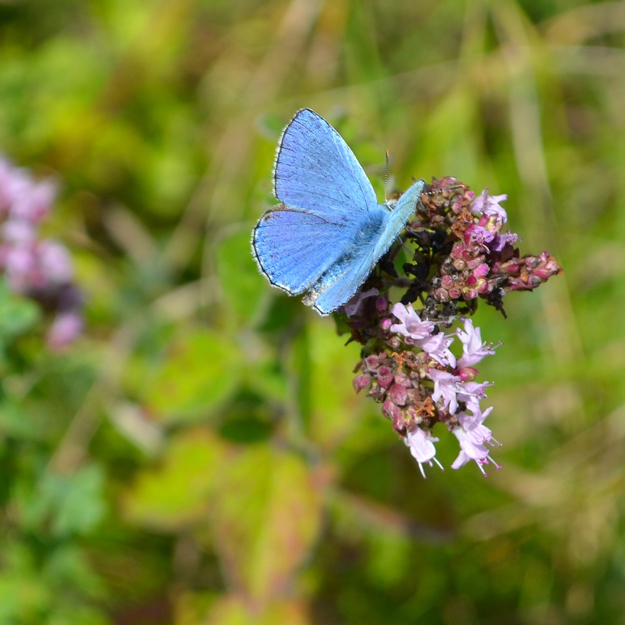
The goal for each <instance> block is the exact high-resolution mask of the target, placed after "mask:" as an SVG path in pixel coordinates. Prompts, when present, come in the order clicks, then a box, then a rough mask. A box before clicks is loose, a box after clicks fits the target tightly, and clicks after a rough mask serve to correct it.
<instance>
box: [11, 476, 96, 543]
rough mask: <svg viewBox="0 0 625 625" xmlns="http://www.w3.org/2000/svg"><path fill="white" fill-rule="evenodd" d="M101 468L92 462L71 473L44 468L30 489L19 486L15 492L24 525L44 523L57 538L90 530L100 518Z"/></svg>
mask: <svg viewBox="0 0 625 625" xmlns="http://www.w3.org/2000/svg"><path fill="white" fill-rule="evenodd" d="M103 490H104V472H103V471H102V469H101V468H100V467H99V466H98V465H95V464H91V465H88V466H86V467H84V468H82V469H80V470H79V471H77V472H76V473H74V474H73V475H70V476H61V475H56V474H54V473H52V472H50V471H46V472H45V473H44V475H43V477H42V479H41V481H40V482H39V483H38V484H37V486H36V487H35V489H34V490H33V491H29V490H28V489H27V488H25V487H24V486H22V487H21V488H20V489H18V491H17V493H16V495H17V499H18V506H19V508H20V511H21V518H22V522H23V523H24V525H25V526H26V527H28V528H30V529H31V530H33V531H42V530H43V528H44V527H48V526H49V528H50V530H49V531H50V532H51V533H52V534H53V535H54V536H56V537H59V538H62V537H66V536H69V535H71V534H79V535H84V534H88V533H90V532H91V531H92V530H93V529H94V528H95V527H96V526H97V525H98V523H100V521H101V520H102V519H103V517H104V515H105V512H106V506H105V502H104V493H103Z"/></svg>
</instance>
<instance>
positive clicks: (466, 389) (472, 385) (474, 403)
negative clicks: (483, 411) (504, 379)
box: [458, 382, 491, 414]
mask: <svg viewBox="0 0 625 625" xmlns="http://www.w3.org/2000/svg"><path fill="white" fill-rule="evenodd" d="M488 386H491V383H490V382H481V383H479V382H463V384H462V386H461V388H460V389H459V390H458V401H463V402H464V403H465V404H466V405H467V410H470V411H471V412H472V413H473V414H478V413H479V412H480V400H481V399H484V397H486V393H485V392H484V389H485V388H487V387H488Z"/></svg>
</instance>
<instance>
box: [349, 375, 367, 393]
mask: <svg viewBox="0 0 625 625" xmlns="http://www.w3.org/2000/svg"><path fill="white" fill-rule="evenodd" d="M352 384H353V386H354V390H355V391H356V392H357V393H360V391H362V390H363V389H365V388H367V387H368V386H369V384H371V376H370V375H367V374H366V373H363V374H361V375H357V376H356V377H355V378H354V379H353V380H352Z"/></svg>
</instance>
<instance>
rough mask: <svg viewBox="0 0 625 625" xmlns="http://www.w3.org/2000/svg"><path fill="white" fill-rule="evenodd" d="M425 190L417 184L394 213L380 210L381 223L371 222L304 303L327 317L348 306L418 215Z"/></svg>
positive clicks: (423, 183) (421, 185)
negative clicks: (411, 219) (345, 305)
mask: <svg viewBox="0 0 625 625" xmlns="http://www.w3.org/2000/svg"><path fill="white" fill-rule="evenodd" d="M424 186H425V181H424V180H419V181H417V182H415V183H414V184H413V185H412V186H411V187H410V188H409V189H408V190H407V191H406V192H405V193H404V194H403V195H402V196H401V197H400V198H399V200H398V202H397V204H396V205H395V208H394V210H392V211H389V210H388V208H386V207H383V206H380V207H378V210H379V215H380V217H379V219H378V220H377V221H376V220H370V222H369V223H371V227H370V230H369V231H367V230H366V229H365V231H364V232H362V231H361V234H362V235H363V236H362V240H360V241H357V244H356V245H355V246H354V247H353V248H351V249H350V248H347V250H346V252H347V254H345V255H344V256H343V257H342V258H339V259H338V260H337V261H335V262H334V264H333V265H332V266H331V267H330V268H329V269H328V270H327V271H326V273H324V274H323V275H322V276H321V278H320V279H319V280H318V281H317V282H316V283H315V284H314V285H313V286H312V287H311V288H310V289H309V291H308V292H307V294H306V297H305V298H304V303H305V304H308V305H310V306H313V307H314V308H315V310H316V311H317V312H319V313H320V314H322V315H327V314H329V313H331V312H332V311H333V310H336V309H337V308H339V307H340V306H342V305H343V304H344V303H345V302H347V301H348V300H349V299H350V298H351V297H352V296H353V295H354V293H356V291H357V290H358V287H360V285H361V284H362V283H363V282H364V281H365V280H366V279H367V276H368V275H369V274H370V273H371V272H372V271H373V268H374V267H375V265H376V263H377V262H378V261H379V260H380V258H381V257H382V256H383V255H384V254H385V253H386V252H387V251H388V249H389V248H390V246H391V244H392V243H393V241H394V240H395V239H396V238H397V235H398V234H399V233H400V231H401V229H402V228H403V227H404V226H405V225H406V222H407V221H408V219H409V218H410V216H411V215H412V214H413V213H414V212H415V210H416V207H417V202H418V201H419V198H420V197H421V193H422V191H423V188H424ZM372 221H373V223H372ZM350 251H351V252H352V253H350Z"/></svg>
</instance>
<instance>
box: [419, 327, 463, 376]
mask: <svg viewBox="0 0 625 625" xmlns="http://www.w3.org/2000/svg"><path fill="white" fill-rule="evenodd" d="M453 340H454V339H453V337H448V336H445V334H444V333H443V332H439V333H438V334H432V335H430V336H428V337H427V338H426V339H422V340H421V341H416V344H417V345H419V347H421V348H422V349H423V351H424V352H426V353H427V354H429V355H430V356H431V357H432V358H433V359H434V360H436V362H438V363H439V364H441V365H443V366H449V367H455V366H456V357H455V356H454V355H453V354H452V353H451V351H450V350H449V346H450V345H451V344H452V342H453Z"/></svg>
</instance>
